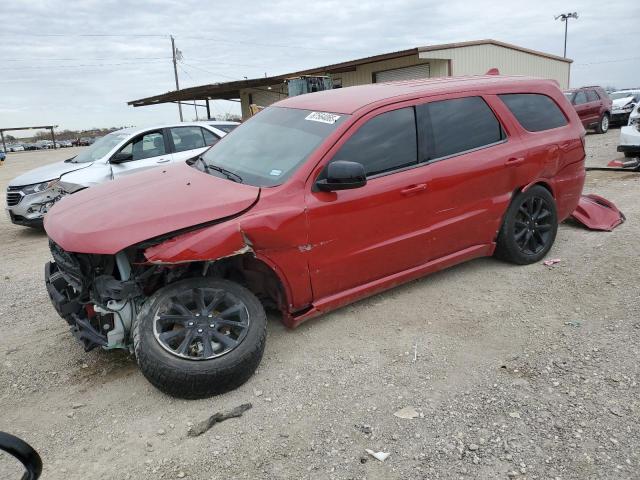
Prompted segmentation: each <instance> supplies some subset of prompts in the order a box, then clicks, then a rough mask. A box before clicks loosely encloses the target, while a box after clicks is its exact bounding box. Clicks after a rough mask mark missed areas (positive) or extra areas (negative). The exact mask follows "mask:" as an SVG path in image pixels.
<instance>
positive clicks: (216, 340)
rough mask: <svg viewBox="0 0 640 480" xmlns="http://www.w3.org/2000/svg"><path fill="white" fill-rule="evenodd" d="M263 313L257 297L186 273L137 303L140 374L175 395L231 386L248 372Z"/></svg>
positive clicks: (257, 353) (260, 339)
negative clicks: (181, 278)
mask: <svg viewBox="0 0 640 480" xmlns="http://www.w3.org/2000/svg"><path fill="white" fill-rule="evenodd" d="M266 328H267V318H266V314H265V311H264V309H263V307H262V305H261V304H260V302H259V300H258V299H257V298H256V297H255V295H253V293H251V292H250V291H249V290H247V289H246V288H244V287H242V286H241V285H238V284H237V283H234V282H230V281H228V280H222V279H215V278H190V279H186V280H181V281H178V282H176V283H173V284H170V285H168V286H166V287H164V288H161V289H160V290H158V291H157V292H156V293H154V294H153V295H152V296H151V297H150V298H149V299H148V300H147V301H146V302H145V303H144V305H143V308H142V310H141V311H140V314H139V315H138V318H137V320H136V323H135V326H134V330H133V337H134V338H133V340H134V349H135V355H136V359H137V361H138V365H139V366H140V370H141V371H142V373H143V375H144V376H145V377H146V378H147V380H149V381H150V382H151V383H152V384H153V385H154V386H156V387H157V388H158V389H159V390H161V391H163V392H165V393H167V394H169V395H172V396H175V397H180V398H204V397H208V396H211V395H217V394H220V393H224V392H227V391H229V390H232V389H234V388H236V387H238V386H240V385H242V384H243V383H244V382H246V381H247V380H248V379H249V377H251V375H252V374H253V373H254V371H255V370H256V368H257V367H258V364H259V363H260V360H261V359H262V353H263V351H264V346H265V341H266Z"/></svg>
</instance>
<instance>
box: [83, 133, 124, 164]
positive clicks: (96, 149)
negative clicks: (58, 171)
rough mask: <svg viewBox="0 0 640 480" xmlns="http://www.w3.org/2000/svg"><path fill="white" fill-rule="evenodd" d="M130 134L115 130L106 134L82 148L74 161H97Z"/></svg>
mask: <svg viewBox="0 0 640 480" xmlns="http://www.w3.org/2000/svg"><path fill="white" fill-rule="evenodd" d="M128 137H129V135H127V134H126V133H118V132H113V133H110V134H109V135H105V136H104V137H102V138H100V139H98V140H96V141H95V142H94V143H92V144H91V145H90V146H88V147H87V148H85V149H84V150H82V151H81V152H80V153H79V154H78V155H76V156H75V157H74V158H73V160H72V162H73V163H89V162H95V161H96V160H99V159H101V158H102V157H104V156H105V155H106V154H107V153H109V152H110V151H111V149H112V148H113V147H115V146H116V145H117V144H118V143H120V142H121V141H122V140H124V139H125V138H128Z"/></svg>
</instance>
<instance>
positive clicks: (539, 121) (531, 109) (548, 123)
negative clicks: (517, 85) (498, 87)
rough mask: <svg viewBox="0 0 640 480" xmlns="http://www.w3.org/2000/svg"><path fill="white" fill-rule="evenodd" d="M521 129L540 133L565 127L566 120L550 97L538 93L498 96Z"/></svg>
mask: <svg viewBox="0 0 640 480" xmlns="http://www.w3.org/2000/svg"><path fill="white" fill-rule="evenodd" d="M499 97H500V99H501V100H502V101H503V102H504V104H505V105H506V106H507V108H508V109H509V110H511V113H513V116H514V117H516V119H517V120H518V122H519V123H520V125H522V128H524V129H525V130H527V131H529V132H541V131H544V130H551V129H553V128H558V127H563V126H565V125H567V123H568V122H567V118H566V117H565V116H564V114H563V113H562V110H560V107H558V105H556V102H554V101H553V100H552V99H551V98H550V97H547V96H546V95H542V94H539V93H507V94H502V95H499Z"/></svg>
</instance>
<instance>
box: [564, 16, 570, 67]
mask: <svg viewBox="0 0 640 480" xmlns="http://www.w3.org/2000/svg"><path fill="white" fill-rule="evenodd" d="M568 27H569V17H567V18H565V20H564V58H567V28H568Z"/></svg>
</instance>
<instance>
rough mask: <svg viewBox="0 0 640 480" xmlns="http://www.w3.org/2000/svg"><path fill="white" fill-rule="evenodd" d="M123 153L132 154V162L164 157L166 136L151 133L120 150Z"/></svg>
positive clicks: (160, 133) (159, 133)
mask: <svg viewBox="0 0 640 480" xmlns="http://www.w3.org/2000/svg"><path fill="white" fill-rule="evenodd" d="M120 151H121V152H122V153H129V154H131V160H132V161H135V160H144V159H145V158H151V157H157V156H159V155H164V154H165V153H166V150H165V148H164V136H163V135H162V132H150V133H146V134H144V135H143V136H142V137H138V138H137V139H136V140H134V141H133V142H129V143H128V144H127V145H125V146H124V148H122V150H120Z"/></svg>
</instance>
